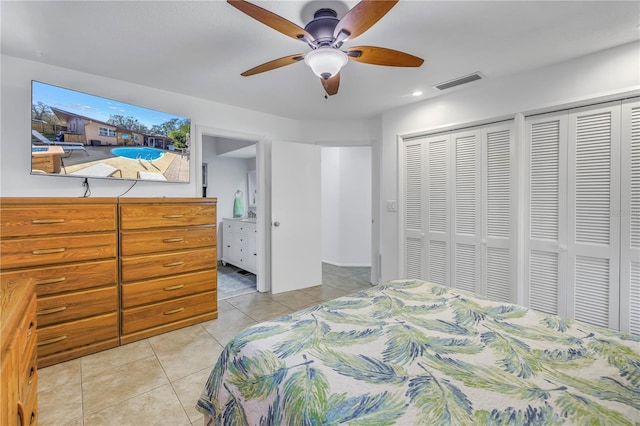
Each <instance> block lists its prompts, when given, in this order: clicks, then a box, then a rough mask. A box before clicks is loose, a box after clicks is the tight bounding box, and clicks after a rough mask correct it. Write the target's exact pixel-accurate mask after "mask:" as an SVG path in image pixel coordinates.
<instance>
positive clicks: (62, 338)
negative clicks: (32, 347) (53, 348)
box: [38, 336, 67, 346]
mask: <svg viewBox="0 0 640 426" xmlns="http://www.w3.org/2000/svg"><path fill="white" fill-rule="evenodd" d="M66 338H67V336H60V337H54V338H53V339H49V340H43V341H42V342H38V346H45V345H51V344H53V343H58V342H62V341H63V340H64V339H66Z"/></svg>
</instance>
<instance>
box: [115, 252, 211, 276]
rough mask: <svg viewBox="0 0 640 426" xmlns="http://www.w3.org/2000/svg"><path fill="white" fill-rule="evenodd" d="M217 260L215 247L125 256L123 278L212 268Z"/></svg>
mask: <svg viewBox="0 0 640 426" xmlns="http://www.w3.org/2000/svg"><path fill="white" fill-rule="evenodd" d="M217 261H218V260H217V258H216V249H215V247H212V248H205V249H197V250H186V251H181V252H179V253H166V254H152V255H147V256H130V257H123V258H122V259H121V279H122V282H123V283H124V282H128V281H136V280H143V279H147V278H156V277H165V276H169V275H178V274H183V273H186V272H194V271H201V270H204V269H212V268H215V266H216V265H217Z"/></svg>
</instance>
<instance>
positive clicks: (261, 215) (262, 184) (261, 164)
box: [195, 125, 271, 292]
mask: <svg viewBox="0 0 640 426" xmlns="http://www.w3.org/2000/svg"><path fill="white" fill-rule="evenodd" d="M203 136H213V137H221V138H226V139H238V140H239V141H250V142H255V143H256V189H257V191H258V194H261V195H260V196H258V200H257V201H258V203H257V206H256V207H257V217H256V219H257V221H256V229H257V230H258V235H257V241H256V246H257V249H258V258H257V259H256V269H257V271H258V273H257V274H256V279H257V283H256V288H257V290H258V291H259V292H267V291H270V290H271V271H270V268H269V266H268V265H270V259H269V258H268V255H269V252H270V250H269V247H270V241H271V239H270V235H271V220H270V219H269V218H268V217H267V211H268V207H269V206H268V205H267V200H268V199H269V195H270V194H267V185H266V181H267V176H266V167H265V164H266V161H267V159H266V158H265V157H266V150H265V145H266V144H268V143H270V142H269V141H268V140H267V139H266V138H265V137H264V136H262V135H255V134H251V133H243V132H238V131H235V130H228V129H220V128H216V127H209V126H201V125H196V137H195V141H196V144H197V145H199V146H197V149H196V156H195V157H196V158H195V161H196V165H200V171H199V172H198V169H196V190H199V189H200V188H201V187H202V171H201V170H202V139H203ZM216 220H217V219H216ZM218 232H220V230H218Z"/></svg>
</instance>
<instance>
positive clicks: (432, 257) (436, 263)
mask: <svg viewBox="0 0 640 426" xmlns="http://www.w3.org/2000/svg"><path fill="white" fill-rule="evenodd" d="M425 150H426V157H425V158H426V166H427V167H426V176H425V178H426V181H427V184H426V186H427V192H426V214H427V222H426V225H427V226H426V233H425V249H426V255H427V259H426V268H427V280H428V281H430V282H433V283H436V284H441V285H447V286H448V285H450V269H449V263H450V261H449V206H450V200H449V196H450V192H449V180H450V179H449V176H448V173H449V169H450V168H449V167H448V164H449V160H448V156H449V155H448V152H449V136H448V135H435V136H430V137H427V138H425Z"/></svg>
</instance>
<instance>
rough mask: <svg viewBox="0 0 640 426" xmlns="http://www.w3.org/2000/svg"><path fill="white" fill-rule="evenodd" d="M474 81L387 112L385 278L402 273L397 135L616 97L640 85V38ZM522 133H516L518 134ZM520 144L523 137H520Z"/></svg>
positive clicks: (382, 203) (382, 145)
mask: <svg viewBox="0 0 640 426" xmlns="http://www.w3.org/2000/svg"><path fill="white" fill-rule="evenodd" d="M490 77H491V76H489V78H488V79H487V80H484V81H479V82H476V83H472V84H473V86H471V85H470V86H469V87H468V88H465V89H464V90H458V91H455V92H453V93H451V94H449V95H446V94H445V95H441V96H439V97H436V98H432V99H429V100H426V101H424V102H421V103H416V104H413V105H410V106H407V107H403V108H398V109H394V110H391V111H388V112H385V113H384V114H383V115H382V122H381V123H382V124H381V125H382V129H381V136H380V142H376V143H379V145H378V146H377V147H375V148H374V151H377V152H379V155H380V157H379V158H380V173H379V174H378V175H377V176H375V178H376V181H377V185H379V189H380V192H379V194H380V200H379V201H378V206H377V208H378V214H379V215H380V222H379V227H376V228H375V229H374V237H373V238H374V241H379V247H378V249H379V253H380V254H381V255H382V262H381V281H386V280H390V279H393V278H396V277H398V273H399V265H398V238H399V229H398V213H394V212H388V211H386V201H387V200H398V198H399V196H398V176H397V175H398V167H397V166H398V136H399V135H410V134H419V133H426V132H431V131H436V130H438V129H452V128H455V127H456V126H462V125H464V124H471V123H480V122H489V121H492V120H494V119H497V118H503V117H513V116H515V115H516V114H518V113H520V114H524V115H527V113H529V112H532V111H535V112H542V111H545V110H551V109H553V108H557V107H558V106H575V105H578V104H581V103H584V102H586V100H589V99H599V100H605V99H612V98H615V97H617V96H621V95H623V94H624V95H628V94H633V93H636V94H637V93H638V91H639V90H640V43H637V42H636V43H630V44H627V45H623V46H620V47H617V48H613V49H609V50H605V51H602V52H598V53H596V54H593V55H589V56H585V57H580V58H577V59H574V60H571V61H567V62H563V63H560V64H556V65H552V66H548V67H544V68H540V69H536V70H531V71H528V72H525V73H522V74H519V75H516V76H511V77H507V78H503V79H495V80H492V79H491V78H490ZM516 137H517V136H516ZM516 143H518V140H516Z"/></svg>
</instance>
